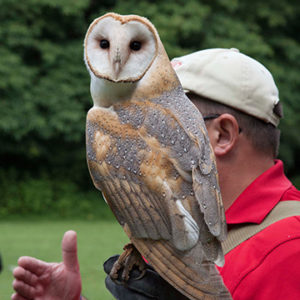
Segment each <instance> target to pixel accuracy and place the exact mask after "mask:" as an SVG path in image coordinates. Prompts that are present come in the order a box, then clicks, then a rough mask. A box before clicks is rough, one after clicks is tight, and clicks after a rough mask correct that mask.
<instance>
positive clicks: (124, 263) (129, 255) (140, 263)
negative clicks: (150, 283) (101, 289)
mask: <svg viewBox="0 0 300 300" xmlns="http://www.w3.org/2000/svg"><path fill="white" fill-rule="evenodd" d="M123 249H124V250H125V251H124V252H123V253H122V254H121V255H120V257H119V258H118V260H117V261H116V262H115V263H114V265H113V267H112V269H111V271H110V273H109V276H110V278H111V279H112V280H113V281H115V282H116V283H118V284H122V283H123V284H124V283H126V282H127V281H128V280H129V278H130V272H131V271H132V269H133V267H134V266H136V267H138V269H139V270H140V271H141V274H140V275H139V276H138V277H131V279H132V280H139V279H141V278H142V277H144V276H145V274H146V263H145V261H144V259H143V258H142V256H141V254H140V253H139V252H138V251H137V249H136V248H135V247H134V245H133V244H127V245H125V246H124V248H123ZM122 269H123V270H122ZM120 270H122V272H121V280H118V278H119V271H120Z"/></svg>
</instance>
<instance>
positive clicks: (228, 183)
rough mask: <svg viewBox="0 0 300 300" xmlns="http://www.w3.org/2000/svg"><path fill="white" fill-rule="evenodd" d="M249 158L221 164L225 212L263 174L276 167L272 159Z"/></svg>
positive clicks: (221, 186)
mask: <svg viewBox="0 0 300 300" xmlns="http://www.w3.org/2000/svg"><path fill="white" fill-rule="evenodd" d="M246 157H247V156H245V157H241V158H238V159H236V160H235V161H234V162H230V161H228V162H220V163H218V168H222V170H221V171H220V172H219V173H220V178H219V179H220V189H221V194H222V199H223V204H224V208H225V210H227V209H228V208H229V207H230V206H231V205H232V204H233V202H234V201H235V200H236V199H237V197H238V196H239V195H240V194H241V193H242V192H243V191H244V190H245V189H246V188H247V187H248V186H249V185H250V184H251V183H252V182H253V181H254V180H255V179H256V178H257V177H258V176H260V175H261V174H262V173H264V172H265V171H266V170H268V169H269V168H271V167H272V166H273V165H274V160H273V159H272V158H270V157H255V156H253V155H252V156H248V157H247V158H246Z"/></svg>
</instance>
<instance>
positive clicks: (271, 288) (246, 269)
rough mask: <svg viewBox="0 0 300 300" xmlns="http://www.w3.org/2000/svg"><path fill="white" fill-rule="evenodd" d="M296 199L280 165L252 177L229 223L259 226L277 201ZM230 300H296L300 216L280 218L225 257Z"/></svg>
mask: <svg viewBox="0 0 300 300" xmlns="http://www.w3.org/2000/svg"><path fill="white" fill-rule="evenodd" d="M285 200H295V201H300V191H298V190H297V189H296V188H295V187H294V186H293V185H292V183H291V182H290V181H289V180H288V179H287V178H286V177H285V175H284V171H283V163H282V162H281V161H278V160H277V161H276V163H275V165H274V166H273V167H271V168H270V169H269V170H267V171H266V172H264V173H263V174H262V175H260V176H259V177H258V178H257V179H256V180H254V181H253V182H252V183H251V184H250V185H249V186H248V187H247V188H246V189H245V190H244V192H243V193H242V194H241V195H240V196H239V197H238V198H237V199H236V201H235V202H234V203H233V204H232V205H231V207H230V208H229V209H228V210H227V211H226V221H227V224H228V225H229V228H230V224H241V223H256V224H260V223H261V222H262V221H263V220H264V218H265V217H266V216H267V214H268V213H269V212H270V211H271V210H272V208H274V206H275V205H276V204H277V203H278V202H279V201H285ZM219 270H220V273H221V275H222V277H223V280H224V283H225V285H226V286H227V287H228V289H229V291H230V292H231V295H232V296H233V299H234V300H238V299H243V300H245V299H249V300H250V299H251V300H271V299H272V300H274V299H284V300H286V299H300V216H299V217H298V216H297V217H289V218H286V219H284V220H281V221H278V222H276V223H274V224H272V225H270V226H269V227H267V228H266V229H264V230H263V231H261V232H259V233H258V234H256V235H255V236H253V237H251V238H250V239H249V240H247V241H245V242H243V243H242V244H240V245H239V246H237V247H236V248H235V249H233V250H232V251H230V252H229V253H228V254H227V255H226V256H225V265H224V267H223V268H219Z"/></svg>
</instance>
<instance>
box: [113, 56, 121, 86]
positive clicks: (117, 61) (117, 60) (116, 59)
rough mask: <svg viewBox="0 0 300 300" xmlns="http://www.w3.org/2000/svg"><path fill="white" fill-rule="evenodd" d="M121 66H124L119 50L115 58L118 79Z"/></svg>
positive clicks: (114, 68) (114, 66) (115, 72)
mask: <svg viewBox="0 0 300 300" xmlns="http://www.w3.org/2000/svg"><path fill="white" fill-rule="evenodd" d="M121 67H122V59H121V55H120V51H117V52H116V54H115V56H114V58H113V71H114V75H115V79H116V80H117V79H118V77H119V74H120V72H121Z"/></svg>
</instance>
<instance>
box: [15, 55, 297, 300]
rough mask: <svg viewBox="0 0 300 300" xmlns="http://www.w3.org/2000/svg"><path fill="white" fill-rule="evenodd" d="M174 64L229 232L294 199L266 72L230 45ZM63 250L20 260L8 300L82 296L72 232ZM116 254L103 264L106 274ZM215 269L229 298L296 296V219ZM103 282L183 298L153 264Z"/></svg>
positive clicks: (121, 290) (264, 233)
mask: <svg viewBox="0 0 300 300" xmlns="http://www.w3.org/2000/svg"><path fill="white" fill-rule="evenodd" d="M173 65H174V68H175V70H176V72H177V74H178V76H179V79H180V81H181V83H182V85H183V88H184V89H185V90H186V93H187V95H188V96H189V97H190V99H191V100H192V101H193V102H194V104H195V105H196V106H197V107H198V109H199V110H200V111H201V112H202V114H203V117H204V120H205V122H206V126H207V130H208V134H209V138H210V142H211V144H212V147H213V150H214V153H215V156H216V160H217V167H218V172H219V179H220V188H221V193H222V198H223V202H224V207H225V210H226V220H227V223H228V229H229V233H230V232H231V231H233V230H235V229H236V226H237V225H239V226H244V225H245V224H249V223H251V224H262V222H263V221H264V220H266V219H267V218H268V217H267V216H268V215H269V213H270V212H271V211H272V212H273V209H274V208H275V207H278V204H281V203H283V202H286V201H287V200H292V201H288V202H289V203H290V202H293V203H296V204H299V200H300V192H299V191H297V190H296V188H295V187H294V186H293V185H292V184H291V182H290V181H289V180H288V179H287V178H286V177H285V175H284V173H283V164H282V162H281V161H278V160H276V159H275V158H276V155H277V150H278V145H279V130H278V129H277V125H278V123H279V120H280V118H281V116H282V112H281V105H280V103H279V97H278V90H277V88H276V85H275V83H274V81H273V78H272V75H271V74H270V73H269V71H268V70H267V69H266V68H265V67H264V66H262V65H261V64H260V63H258V62H257V61H255V60H253V59H251V58H250V57H248V56H246V55H244V54H241V53H239V51H238V50H236V49H209V50H204V51H199V52H196V53H193V54H190V55H187V56H184V57H181V58H178V59H175V60H173ZM292 214H293V213H292ZM298 215H299V214H298ZM62 248H63V262H62V263H60V264H48V263H45V262H42V261H39V260H36V259H34V258H28V257H23V258H20V259H19V265H20V267H18V268H16V269H15V271H14V276H15V278H16V280H15V281H14V284H13V285H14V289H15V290H16V292H17V294H15V295H13V296H12V299H13V300H24V299H49V300H50V299H51V300H55V299H68V300H73V299H74V300H75V299H76V300H77V299H80V290H81V280H80V274H79V266H78V261H77V251H76V234H75V233H74V232H67V233H66V234H65V236H64V239H63V243H62ZM115 259H116V257H112V258H110V259H109V260H108V261H107V262H106V263H105V264H104V268H105V271H106V272H109V271H110V268H111V266H112V264H113V262H114V261H115ZM220 273H221V275H222V277H223V280H224V283H225V284H226V286H227V287H228V289H229V290H230V292H231V294H232V297H233V299H251V300H253V299H264V300H266V299H298V298H299V299H300V279H299V278H300V217H299V216H297V213H294V216H290V217H286V218H283V219H282V220H280V221H277V222H275V223H273V224H271V225H270V226H268V227H267V228H265V229H262V230H261V231H259V232H258V233H257V234H255V235H253V236H251V237H250V238H248V239H247V240H242V242H241V243H240V244H238V245H236V247H235V248H233V249H232V250H231V251H229V252H228V253H227V254H226V256H225V266H224V267H223V268H220ZM41 279H42V280H41ZM106 285H107V287H108V289H109V290H110V291H111V293H112V294H113V295H114V296H115V297H117V298H118V299H131V300H132V299H153V298H155V299H185V297H184V296H182V295H180V294H179V293H177V292H176V291H174V289H173V288H172V287H171V286H169V285H168V284H167V283H166V282H164V280H163V279H162V278H161V277H160V276H159V275H158V274H157V273H156V272H155V271H154V270H152V269H151V267H149V269H148V271H147V274H146V276H145V277H143V278H142V279H141V280H136V281H132V282H129V284H128V286H127V287H124V286H122V285H117V284H115V283H114V282H112V281H111V280H110V278H109V277H107V280H106ZM35 293H39V294H40V295H42V296H40V298H39V297H34V295H35Z"/></svg>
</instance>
